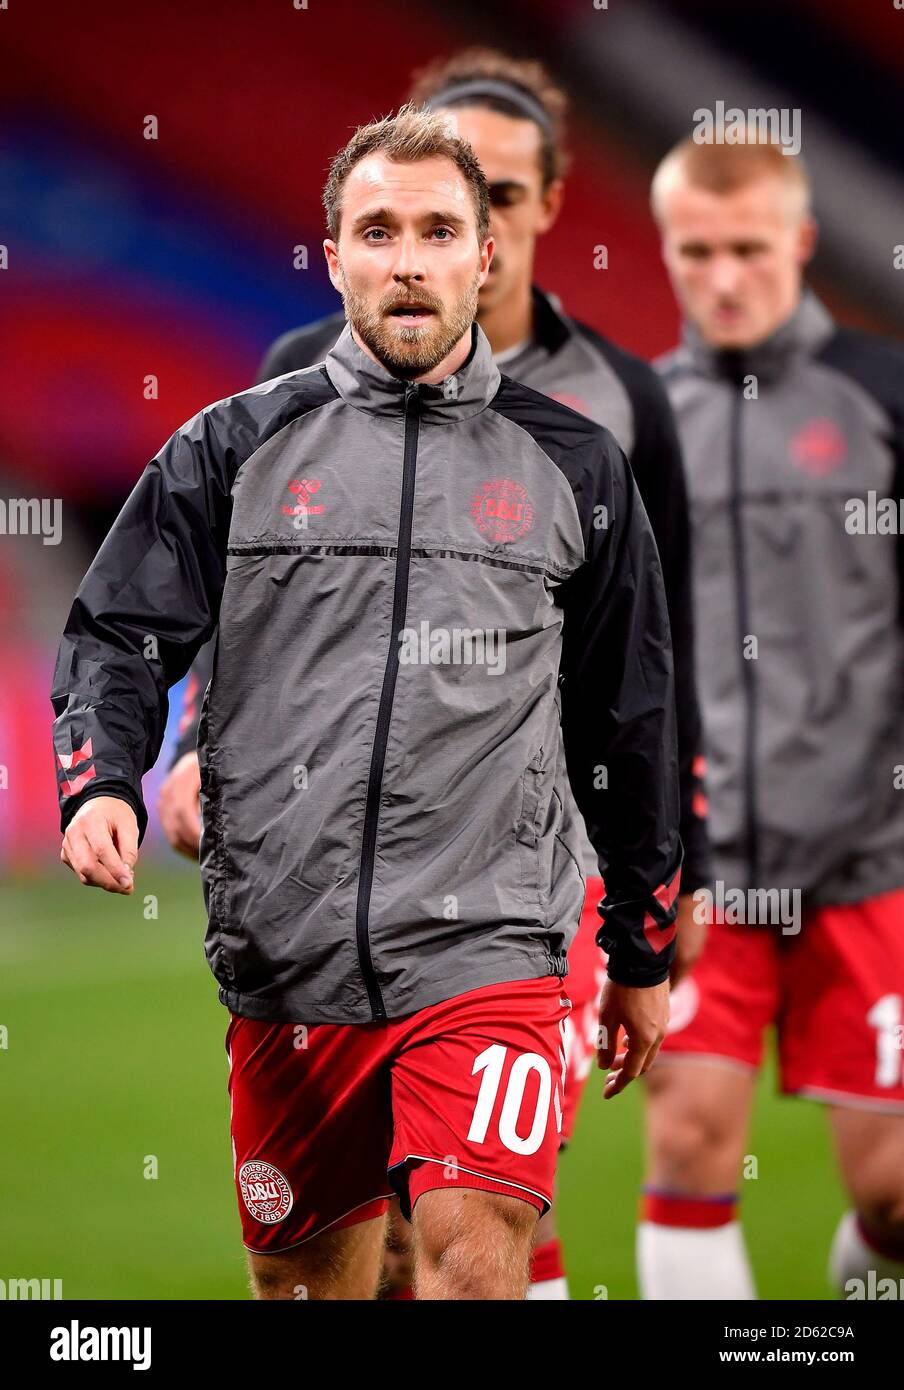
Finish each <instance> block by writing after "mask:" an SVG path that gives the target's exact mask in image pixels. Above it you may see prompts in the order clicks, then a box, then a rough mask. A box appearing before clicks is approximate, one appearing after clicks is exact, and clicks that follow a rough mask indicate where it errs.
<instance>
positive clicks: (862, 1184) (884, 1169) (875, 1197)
mask: <svg viewBox="0 0 904 1390" xmlns="http://www.w3.org/2000/svg"><path fill="white" fill-rule="evenodd" d="M831 1119H832V1129H833V1131H834V1137H835V1144H836V1150H837V1152H838V1158H839V1162H840V1165H841V1172H842V1176H843V1178H844V1182H845V1186H846V1187H847V1190H848V1193H849V1195H850V1198H851V1201H852V1202H853V1204H854V1206H855V1207H856V1209H857V1211H858V1212H859V1213H860V1216H861V1217H862V1218H863V1221H864V1223H865V1225H866V1226H867V1228H868V1229H869V1230H871V1231H874V1232H875V1234H876V1235H877V1236H880V1237H882V1238H883V1239H885V1240H888V1241H889V1242H891V1243H893V1244H895V1245H897V1244H899V1243H900V1242H902V1241H904V1118H902V1117H901V1116H899V1115H894V1116H892V1115H877V1114H873V1113H871V1112H869V1111H856V1110H852V1109H844V1108H841V1107H838V1108H836V1109H834V1110H833V1112H832V1116H831Z"/></svg>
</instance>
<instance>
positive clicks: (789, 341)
mask: <svg viewBox="0 0 904 1390" xmlns="http://www.w3.org/2000/svg"><path fill="white" fill-rule="evenodd" d="M834 330H835V321H834V319H833V318H832V315H831V314H830V313H829V311H828V309H827V308H826V307H825V305H824V304H823V303H822V301H821V300H819V299H817V297H816V295H815V294H813V292H812V290H804V292H803V294H802V295H801V298H800V303H799V304H798V306H797V308H796V309H795V311H794V313H793V314H792V315H791V317H790V318H789V319H786V320H785V322H784V323H783V324H781V325H780V326H779V327H778V328H777V329H776V330H775V332H774V333H771V334H770V335H769V337H768V338H764V339H763V341H762V342H761V343H755V344H754V346H753V347H749V348H731V349H728V348H713V347H710V346H709V344H708V343H706V342H704V340H703V338H702V337H701V336H700V333H699V332H698V331H697V329H696V328H695V327H694V326H693V325H692V324H689V323H686V324H685V325H684V344H685V347H686V349H687V351H688V352H689V353H690V357H691V360H692V362H693V364H694V366H695V367H697V369H698V370H699V371H701V372H703V373H704V375H706V376H712V377H726V378H728V379H729V380H732V381H741V380H742V379H743V378H744V377H745V376H756V377H758V378H761V379H763V380H766V381H768V380H774V379H775V378H776V377H778V376H780V375H781V374H782V373H783V372H784V370H785V369H786V367H787V366H788V363H789V362H790V360H791V358H793V357H795V356H797V355H805V354H806V355H812V354H813V353H814V352H816V351H818V349H819V348H820V347H821V346H822V344H823V343H824V342H825V341H826V339H827V338H829V337H830V336H831V334H832V333H833V332H834Z"/></svg>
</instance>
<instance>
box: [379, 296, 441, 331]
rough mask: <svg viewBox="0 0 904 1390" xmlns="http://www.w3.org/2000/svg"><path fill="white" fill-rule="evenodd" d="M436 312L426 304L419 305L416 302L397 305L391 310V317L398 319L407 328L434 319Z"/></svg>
mask: <svg viewBox="0 0 904 1390" xmlns="http://www.w3.org/2000/svg"><path fill="white" fill-rule="evenodd" d="M435 312H436V310H435V309H431V308H429V307H428V306H427V305H426V304H418V303H417V302H416V301H412V302H411V303H406V304H396V305H395V306H394V307H393V308H392V309H390V310H389V317H390V318H393V319H396V320H397V321H398V322H399V323H402V324H404V325H405V326H406V327H411V326H412V325H414V324H418V323H426V321H427V319H429V318H432V317H433V315H434V314H435Z"/></svg>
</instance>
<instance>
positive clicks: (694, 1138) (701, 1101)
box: [646, 1063, 752, 1194]
mask: <svg viewBox="0 0 904 1390" xmlns="http://www.w3.org/2000/svg"><path fill="white" fill-rule="evenodd" d="M646 1091H647V1151H648V1161H647V1181H648V1182H649V1183H651V1184H652V1185H653V1186H656V1187H662V1188H667V1189H669V1190H672V1191H676V1192H693V1193H700V1194H707V1193H716V1192H719V1193H721V1192H725V1191H729V1190H731V1189H733V1188H734V1186H735V1184H736V1183H737V1180H738V1172H739V1168H740V1165H741V1162H742V1159H743V1156H744V1143H745V1140H746V1136H747V1124H748V1116H749V1106H750V1097H751V1093H752V1082H751V1081H750V1080H749V1079H748V1078H747V1077H746V1076H744V1075H743V1074H742V1073H735V1072H732V1071H731V1070H730V1069H729V1068H727V1067H726V1068H722V1067H705V1066H697V1065H696V1064H694V1065H693V1066H692V1065H691V1064H684V1063H677V1064H671V1063H669V1064H666V1065H663V1066H660V1067H654V1068H653V1069H652V1071H651V1072H650V1073H649V1076H648V1078H647V1087H646Z"/></svg>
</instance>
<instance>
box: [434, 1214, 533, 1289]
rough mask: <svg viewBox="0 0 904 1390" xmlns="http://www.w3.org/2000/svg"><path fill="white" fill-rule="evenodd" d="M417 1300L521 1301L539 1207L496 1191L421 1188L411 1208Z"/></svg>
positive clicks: (526, 1279) (525, 1284)
mask: <svg viewBox="0 0 904 1390" xmlns="http://www.w3.org/2000/svg"><path fill="white" fill-rule="evenodd" d="M413 1224H414V1237H415V1289H416V1293H417V1297H418V1298H420V1299H425V1298H426V1299H431V1298H442V1299H487V1300H493V1299H523V1298H524V1297H525V1296H526V1294H527V1284H528V1277H529V1268H530V1251H531V1246H532V1244H533V1238H534V1233H535V1230H536V1225H537V1211H536V1208H535V1207H533V1206H532V1205H531V1204H530V1203H529V1202H524V1201H521V1199H520V1198H517V1197H506V1196H503V1195H501V1194H499V1193H495V1192H483V1191H479V1190H477V1189H470V1188H456V1189H442V1190H436V1191H431V1192H425V1193H424V1194H423V1195H422V1196H421V1197H420V1199H419V1200H418V1202H417V1204H416V1206H415V1209H414V1222H413Z"/></svg>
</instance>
